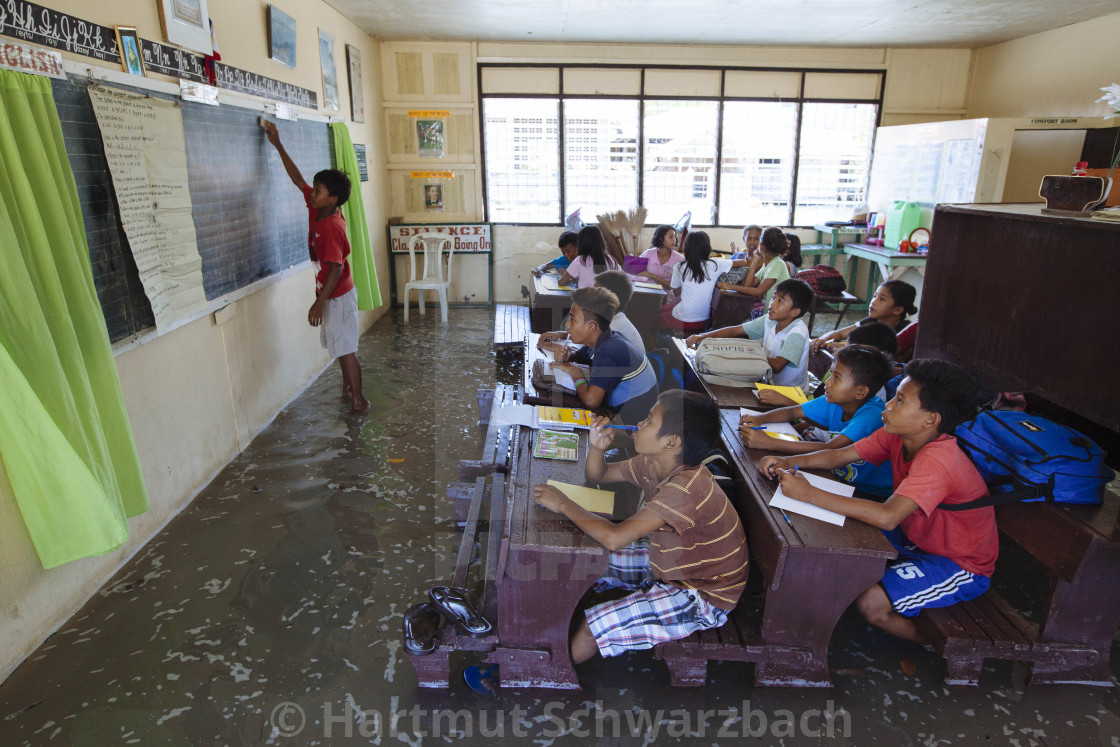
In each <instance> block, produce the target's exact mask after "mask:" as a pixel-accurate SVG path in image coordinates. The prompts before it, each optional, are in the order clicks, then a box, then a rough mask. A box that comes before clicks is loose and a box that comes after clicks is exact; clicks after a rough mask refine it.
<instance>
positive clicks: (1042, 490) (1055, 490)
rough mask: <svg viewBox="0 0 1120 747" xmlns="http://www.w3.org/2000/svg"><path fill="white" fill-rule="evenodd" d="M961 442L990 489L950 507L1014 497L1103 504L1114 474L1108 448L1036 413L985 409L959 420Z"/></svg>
mask: <svg viewBox="0 0 1120 747" xmlns="http://www.w3.org/2000/svg"><path fill="white" fill-rule="evenodd" d="M954 435H955V436H956V437H957V444H958V445H959V446H960V447H961V450H962V451H964V453H965V454H967V455H968V457H969V458H970V459H971V460H972V463H973V464H975V465H976V469H977V470H979V471H980V476H981V477H983V478H984V482H986V483H987V484H988V489H989V490H990V491H991V495H990V496H987V497H985V498H978V499H976V500H974V501H968V502H967V503H957V504H954V505H951V506H946V505H944V504H942V505H941V506H939V508H943V509H945V510H946V511H963V510H965V509H970V508H982V507H984V506H997V505H1000V504H1003V503H1014V502H1016V501H1048V502H1051V503H1089V504H1100V503H1101V501H1102V500H1103V499H1104V486H1105V485H1106V484H1107V483H1108V482H1109V481H1110V480H1112V478H1113V474H1112V470H1111V469H1109V468H1108V467H1107V466H1106V465H1105V463H1104V456H1105V455H1104V451H1103V450H1102V449H1101V447H1099V446H1097V444H1095V443H1094V442H1093V441H1092V440H1090V439H1089V438H1088V437H1086V436H1085V435H1084V434H1082V433H1079V432H1077V431H1075V430H1074V429H1073V428H1068V427H1066V426H1064V425H1061V424H1059V423H1055V422H1054V421H1052V420H1047V419H1046V418H1044V417H1040V416H1038V415H1031V414H1029V413H1026V412H1016V411H1012V410H999V411H992V410H984V411H982V412H981V413H980V414H979V415H977V416H976V419H975V420H971V421H969V422H967V423H964V424H962V425H960V426H959V427H958V428H957V430H956V433H955V434H954Z"/></svg>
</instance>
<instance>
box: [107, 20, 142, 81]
mask: <svg viewBox="0 0 1120 747" xmlns="http://www.w3.org/2000/svg"><path fill="white" fill-rule="evenodd" d="M114 28H116V30H117V51H118V52H120V53H121V67H123V68H124V71H125V72H126V73H129V74H130V75H145V73H144V56H143V55H142V54H141V53H140V36H139V34H137V33H136V29H135V28H133V27H132V26H116V27H114Z"/></svg>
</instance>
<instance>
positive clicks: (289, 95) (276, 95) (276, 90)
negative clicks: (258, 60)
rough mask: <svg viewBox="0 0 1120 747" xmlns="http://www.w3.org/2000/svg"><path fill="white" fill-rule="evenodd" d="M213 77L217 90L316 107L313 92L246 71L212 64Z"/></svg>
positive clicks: (315, 98)
mask: <svg viewBox="0 0 1120 747" xmlns="http://www.w3.org/2000/svg"><path fill="white" fill-rule="evenodd" d="M214 77H215V85H217V86H218V88H225V89H226V90H229V91H238V92H240V93H251V94H254V95H256V96H264V97H265V98H266V99H273V100H274V101H284V102H286V103H289V104H295V105H296V106H306V107H307V108H309V109H314V108H316V106H317V103H316V102H317V96H316V95H315V92H314V91H311V90H308V89H306V88H300V87H299V86H293V85H292V84H291V83H285V82H283V81H280V80H275V79H273V78H266V77H265V76H263V75H257V74H256V73H250V72H249V71H248V70H240V69H238V68H236V67H232V66H230V65H223V64H222V63H220V62H215V63H214Z"/></svg>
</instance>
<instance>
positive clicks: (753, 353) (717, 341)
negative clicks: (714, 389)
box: [696, 337, 770, 387]
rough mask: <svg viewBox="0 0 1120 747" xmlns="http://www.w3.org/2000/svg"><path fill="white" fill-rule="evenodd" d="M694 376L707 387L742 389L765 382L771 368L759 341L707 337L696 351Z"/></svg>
mask: <svg viewBox="0 0 1120 747" xmlns="http://www.w3.org/2000/svg"><path fill="white" fill-rule="evenodd" d="M696 373H698V374H700V376H701V378H703V379H704V381H706V382H708V383H709V384H716V385H718V386H737V387H743V386H750V385H751V384H753V383H755V382H756V381H762V380H763V379H764V378H766V377H767V376H768V375H769V374H770V364H769V363H768V362H767V360H766V350H765V349H764V348H763V347H762V343H761V342H760V341H758V340H741V339H735V338H720V337H709V338H707V339H704V340H701V341H700V345H699V346H698V347H697V348H696Z"/></svg>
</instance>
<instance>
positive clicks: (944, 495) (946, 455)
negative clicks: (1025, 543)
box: [855, 428, 999, 576]
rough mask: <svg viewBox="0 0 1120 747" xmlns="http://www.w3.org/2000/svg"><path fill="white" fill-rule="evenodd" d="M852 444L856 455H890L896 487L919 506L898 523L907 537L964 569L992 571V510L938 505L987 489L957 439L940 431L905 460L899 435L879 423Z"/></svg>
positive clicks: (995, 547) (878, 459) (995, 544)
mask: <svg viewBox="0 0 1120 747" xmlns="http://www.w3.org/2000/svg"><path fill="white" fill-rule="evenodd" d="M855 449H856V453H857V454H859V455H860V458H862V459H864V460H866V461H868V462H871V463H872V464H882V463H883V462H884V461H885V460H887V459H890V460H891V472H892V474H893V477H894V492H895V493H896V494H897V495H902V496H905V497H907V498H909V499H910V500H912V501H914V503H917V504H918V510H917V511H915V512H914V513H912V514H910V515H909V516H907V517H906V518H905V519H903V520H902V524H900V525H899V528H900V529H901V530H902V531H903V532H904V533H905V534H906V536H907V537H909V538H910V541H911V542H913V543H914V544H915V545H917V546H918V547H920V548H921V549H922V550H925V551H926V552H928V553H932V554H934V555H940V556H942V557H945V558H949V559H950V560H952V561H953V562H955V563H956V564H957V565H959V566H960V567H961V568H964V569H965V570H966V571H969V572H971V573H979V574H980V575H982V576H991V575H992V571H994V570H995V567H996V556H997V555H999V536H998V535H997V533H996V513H995V509H993V508H992V507H991V506H988V507H987V508H972V509H969V510H967V511H940V510H938V508H937V506H938V504H940V503H950V504H951V503H964V502H966V501H971V500H974V499H976V498H981V497H983V496H985V495H987V494H988V486H987V485H985V484H984V480H983V479H982V478H981V477H980V473H979V472H977V471H976V467H974V466H973V465H972V462H970V461H969V460H968V457H967V456H965V455H964V452H963V451H961V450H960V447H959V446H957V439H955V438H953V437H952V436H949V435H945V434H942V435H940V436H938V437H937V438H935V439H934V440H933V441H930V442H929V443H928V444H926V445H925V446H923V447H922V448H921V449H919V450H918V453H917V454H915V455H914V458H913V459H911V460H910V461H909V462H907V461H905V460H904V459H903V455H902V439H901V438H900V437H898V436H894V435H891V434H890V433H887V431H886V429H885V428H880V429H879V430H877V431H875V432H874V433H872V434H871V435H870V436H868V437H867V438H864V439H861V440H859V441H857V442H856V444H855Z"/></svg>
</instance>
